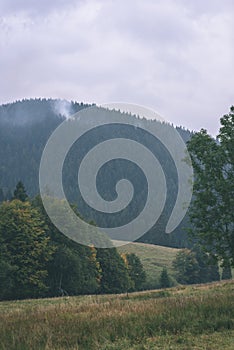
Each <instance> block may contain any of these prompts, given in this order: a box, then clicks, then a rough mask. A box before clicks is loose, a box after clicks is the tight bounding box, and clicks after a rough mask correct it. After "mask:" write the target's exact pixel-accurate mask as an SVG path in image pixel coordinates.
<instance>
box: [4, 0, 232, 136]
mask: <svg viewBox="0 0 234 350" xmlns="http://www.w3.org/2000/svg"><path fill="white" fill-rule="evenodd" d="M233 16H234V1H233V0H222V1H220V0H206V1H204V0H196V1H195V0H144V1H143V0H118V1H117V0H86V1H85V0H57V1H56V0H53V1H48V0H40V1H38V0H37V1H36V0H24V1H23V0H0V77H1V84H0V104H2V103H7V102H12V101H15V100H19V99H23V98H34V97H52V98H62V99H67V100H75V101H78V102H81V101H82V102H91V103H98V104H102V103H110V102H128V103H134V104H139V105H143V106H146V107H150V108H152V109H154V110H155V111H156V112H157V113H159V114H160V115H162V116H163V117H164V118H165V119H166V120H168V121H170V122H172V123H173V124H175V125H178V126H180V125H182V126H184V127H185V128H188V129H190V130H195V131H196V130H200V129H201V128H205V129H207V130H208V132H209V133H211V134H213V135H216V134H217V133H218V129H219V119H220V117H221V116H222V115H223V114H225V113H228V111H229V107H230V106H231V105H234V88H233V70H234V69H233V68H234V24H233V23H234V22H233Z"/></svg>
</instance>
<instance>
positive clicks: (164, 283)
mask: <svg viewBox="0 0 234 350" xmlns="http://www.w3.org/2000/svg"><path fill="white" fill-rule="evenodd" d="M159 283H160V287H161V288H168V287H170V286H171V282H170V278H169V275H168V272H167V269H166V268H165V267H164V268H163V269H162V272H161V274H160V279H159Z"/></svg>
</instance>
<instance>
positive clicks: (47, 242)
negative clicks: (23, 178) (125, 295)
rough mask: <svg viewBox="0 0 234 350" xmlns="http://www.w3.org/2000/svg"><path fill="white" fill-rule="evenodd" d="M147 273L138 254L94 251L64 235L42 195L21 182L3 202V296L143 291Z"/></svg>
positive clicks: (0, 242) (0, 270)
mask: <svg viewBox="0 0 234 350" xmlns="http://www.w3.org/2000/svg"><path fill="white" fill-rule="evenodd" d="M145 278H146V275H145V271H144V269H143V266H142V264H141V262H140V260H139V258H138V257H137V256H136V255H135V254H125V255H122V256H121V255H120V254H119V253H118V251H117V250H116V248H110V249H101V248H100V249H96V248H95V247H93V246H90V247H87V246H83V245H80V244H77V243H76V242H74V241H71V240H69V239H68V238H67V237H65V236H64V235H62V234H61V233H60V232H59V231H58V230H57V229H56V227H55V226H54V225H53V224H52V223H51V221H50V219H49V218H48V216H47V215H46V213H45V210H44V208H43V205H42V201H41V198H40V197H39V196H36V197H34V198H33V199H32V200H30V199H29V197H28V195H27V193H26V191H25V188H24V185H23V184H22V183H21V182H19V183H18V184H17V186H16V189H15V191H14V195H13V197H12V199H11V200H8V201H4V202H2V203H1V205H0V300H10V299H23V298H35V297H47V296H50V297H53V296H61V295H78V294H94V293H122V292H128V291H135V290H140V289H141V288H142V286H143V283H144V282H145Z"/></svg>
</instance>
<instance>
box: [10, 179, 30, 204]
mask: <svg viewBox="0 0 234 350" xmlns="http://www.w3.org/2000/svg"><path fill="white" fill-rule="evenodd" d="M13 199H18V200H20V201H21V202H26V201H27V200H28V195H27V193H26V190H25V188H24V185H23V183H22V182H21V181H19V182H18V183H17V185H16V189H15V190H14V196H13Z"/></svg>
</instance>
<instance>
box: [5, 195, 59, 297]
mask: <svg viewBox="0 0 234 350" xmlns="http://www.w3.org/2000/svg"><path fill="white" fill-rule="evenodd" d="M0 237H1V245H2V248H1V250H2V258H1V260H2V263H1V266H2V270H4V265H5V268H6V269H7V270H8V271H9V274H5V278H6V280H5V282H2V284H1V286H2V285H3V289H5V288H6V287H4V284H5V283H7V279H10V281H11V282H10V284H9V285H8V287H9V288H8V291H7V292H6V291H3V295H6V297H7V298H12V297H14V298H25V297H29V296H42V295H44V294H45V292H46V290H47V287H46V284H45V280H46V277H47V270H46V264H47V262H48V261H49V260H50V258H51V255H52V252H53V250H52V248H51V246H50V244H49V237H48V236H47V234H46V227H45V223H44V222H43V221H42V220H41V217H40V214H39V212H38V211H37V210H36V209H34V208H32V206H31V204H30V203H29V202H21V201H19V200H13V201H12V202H4V203H3V204H2V205H1V206H0ZM2 278H3V279H4V276H3V275H2ZM1 286H0V288H1Z"/></svg>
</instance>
